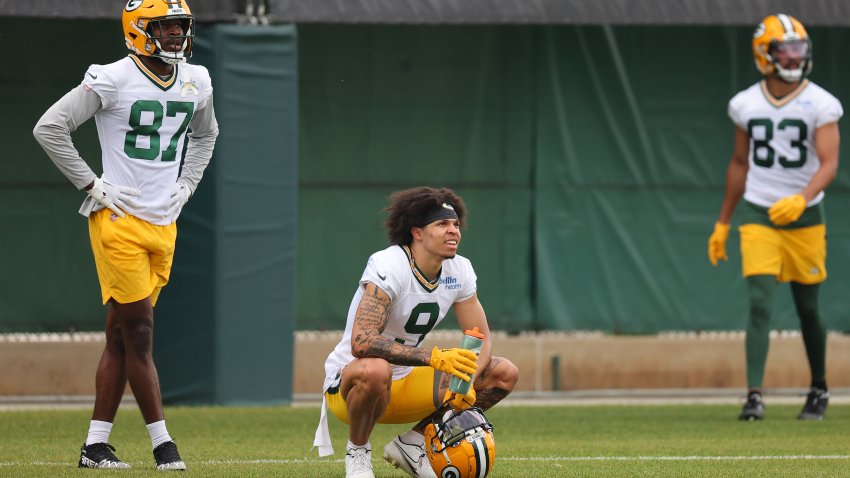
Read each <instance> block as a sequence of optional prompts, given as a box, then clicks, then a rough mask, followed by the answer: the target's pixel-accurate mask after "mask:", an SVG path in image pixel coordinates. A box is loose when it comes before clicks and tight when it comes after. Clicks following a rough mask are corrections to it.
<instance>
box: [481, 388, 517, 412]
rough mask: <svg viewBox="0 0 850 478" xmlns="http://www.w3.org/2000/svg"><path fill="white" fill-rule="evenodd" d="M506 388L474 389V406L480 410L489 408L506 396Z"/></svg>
mask: <svg viewBox="0 0 850 478" xmlns="http://www.w3.org/2000/svg"><path fill="white" fill-rule="evenodd" d="M509 393H510V392H508V391H507V390H503V389H501V388H488V389H485V390H476V391H475V396H476V398H475V406H476V407H478V408H480V409H482V410H489V409H490V407H492V406H493V405H495V404H497V403H499V402H500V401H502V399H503V398H505V397H507V396H508V394H509Z"/></svg>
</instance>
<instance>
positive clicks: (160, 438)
mask: <svg viewBox="0 0 850 478" xmlns="http://www.w3.org/2000/svg"><path fill="white" fill-rule="evenodd" d="M145 427H147V429H148V434H149V435H150V436H151V445H153V447H154V448H156V447H158V446H160V445H162V444H163V443H165V442H169V441H171V435H169V434H168V429H167V428H165V420H160V421H158V422H153V423H149V424H147V425H145Z"/></svg>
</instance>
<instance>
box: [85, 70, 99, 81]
mask: <svg viewBox="0 0 850 478" xmlns="http://www.w3.org/2000/svg"><path fill="white" fill-rule="evenodd" d="M86 74H87V75H89V76H90V77H91V79H92V80H96V79H97V75H92V74H91V72H89V71H87V72H86Z"/></svg>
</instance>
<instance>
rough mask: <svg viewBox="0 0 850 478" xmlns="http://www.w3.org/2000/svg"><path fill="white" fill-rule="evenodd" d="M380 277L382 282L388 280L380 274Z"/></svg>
mask: <svg viewBox="0 0 850 478" xmlns="http://www.w3.org/2000/svg"><path fill="white" fill-rule="evenodd" d="M378 277H379V278H380V279H381V280H387V276H382V275H381V274H378Z"/></svg>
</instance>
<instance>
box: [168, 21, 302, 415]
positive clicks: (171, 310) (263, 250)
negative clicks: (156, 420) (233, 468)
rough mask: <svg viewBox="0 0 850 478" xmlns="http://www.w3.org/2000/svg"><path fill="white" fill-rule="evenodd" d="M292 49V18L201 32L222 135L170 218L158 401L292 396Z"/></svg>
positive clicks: (201, 55)
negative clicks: (172, 243)
mask: <svg viewBox="0 0 850 478" xmlns="http://www.w3.org/2000/svg"><path fill="white" fill-rule="evenodd" d="M296 45H297V41H296V34H295V28H294V27H293V26H275V27H263V28H257V27H251V26H240V25H216V26H211V27H208V28H206V29H204V30H202V33H200V34H199V37H198V39H197V42H196V48H197V50H196V53H195V55H196V58H195V60H196V61H197V62H198V63H200V64H203V65H205V66H207V68H208V69H209V70H210V75H211V77H212V79H213V87H214V89H215V90H214V91H215V93H214V97H215V109H216V117H217V119H218V122H219V129H220V135H219V138H218V141H217V143H216V148H215V153H214V156H213V160H212V162H211V166H210V168H209V169H208V170H207V172H206V173H205V177H204V180H203V181H202V182H201V184H200V186H199V188H198V190H197V192H196V194H195V196H194V197H193V198H192V201H190V202H189V203H188V204H187V207H186V209H184V212H183V214H182V215H181V218H180V221H178V226H179V233H178V240H177V250H176V253H175V258H174V261H175V267H174V274H173V276H172V283H171V284H169V285H168V287H167V288H166V289H165V290H164V291H163V294H162V298H161V299H160V303H159V304H158V306H157V310H156V313H157V327H156V331H155V332H156V339H155V342H154V343H155V354H156V359H157V363H158V364H160V367H159V376H160V381H161V382H162V387H163V399H164V400H165V401H166V402H169V403H218V404H227V405H236V404H261V403H280V402H288V401H289V400H290V399H291V396H292V361H293V356H292V354H293V343H292V341H293V332H294V325H295V317H294V314H295V262H296V261H295V258H296V243H295V240H296V233H295V229H296V227H297V194H296V188H297V177H298V168H297V166H298V154H297V133H296V131H297V116H298V98H297V68H296V65H297V50H296V48H297V46H296ZM165 364H167V365H165Z"/></svg>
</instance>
